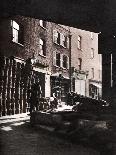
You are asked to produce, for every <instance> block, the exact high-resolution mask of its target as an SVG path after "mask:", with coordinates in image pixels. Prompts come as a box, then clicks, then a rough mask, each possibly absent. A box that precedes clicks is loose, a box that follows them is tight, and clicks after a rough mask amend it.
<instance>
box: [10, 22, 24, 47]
mask: <svg viewBox="0 0 116 155" xmlns="http://www.w3.org/2000/svg"><path fill="white" fill-rule="evenodd" d="M11 27H12V42H14V43H16V44H19V45H21V46H23V45H24V32H23V27H22V25H20V24H18V23H17V22H16V21H15V20H11ZM22 37H23V39H22Z"/></svg>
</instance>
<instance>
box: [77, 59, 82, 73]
mask: <svg viewBox="0 0 116 155" xmlns="http://www.w3.org/2000/svg"><path fill="white" fill-rule="evenodd" d="M78 69H79V70H81V69H82V59H81V58H78Z"/></svg>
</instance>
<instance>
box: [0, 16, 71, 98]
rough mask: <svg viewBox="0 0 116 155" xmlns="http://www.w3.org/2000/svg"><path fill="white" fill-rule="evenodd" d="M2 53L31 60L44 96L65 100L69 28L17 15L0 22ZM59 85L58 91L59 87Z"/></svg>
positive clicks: (67, 79)
mask: <svg viewBox="0 0 116 155" xmlns="http://www.w3.org/2000/svg"><path fill="white" fill-rule="evenodd" d="M0 34H1V37H0V53H1V54H2V55H4V56H6V57H10V56H15V59H16V60H17V61H19V58H20V59H21V60H24V61H25V60H27V59H29V58H31V60H32V63H33V68H34V70H35V71H37V72H38V74H39V77H40V82H41V85H42V92H43V94H42V95H43V96H45V97H50V96H51V95H52V93H53V92H55V93H56V94H57V96H59V97H60V98H62V99H63V98H64V96H66V93H67V92H68V91H69V86H70V82H69V81H70V80H69V79H70V78H69V56H70V47H69V36H70V32H69V30H68V29H66V28H64V27H62V26H61V25H57V24H55V23H51V22H46V21H43V20H39V19H34V18H30V17H22V16H14V17H12V18H11V17H9V18H7V19H1V20H0ZM58 86H59V88H58Z"/></svg>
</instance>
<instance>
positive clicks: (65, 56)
mask: <svg viewBox="0 0 116 155" xmlns="http://www.w3.org/2000/svg"><path fill="white" fill-rule="evenodd" d="M64 58H66V62H64V61H65V60H64ZM64 63H66V64H65V65H64ZM62 67H63V68H64V69H69V57H68V56H67V55H63V58H62Z"/></svg>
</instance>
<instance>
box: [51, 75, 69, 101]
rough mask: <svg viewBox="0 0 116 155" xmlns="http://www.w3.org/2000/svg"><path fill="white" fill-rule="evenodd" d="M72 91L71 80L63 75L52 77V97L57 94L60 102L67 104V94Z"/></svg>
mask: <svg viewBox="0 0 116 155" xmlns="http://www.w3.org/2000/svg"><path fill="white" fill-rule="evenodd" d="M69 90H70V79H69V77H65V76H63V75H62V74H59V73H55V74H52V75H51V96H52V94H53V93H55V95H56V97H57V98H58V100H59V101H60V102H61V101H62V102H66V98H67V93H68V92H69Z"/></svg>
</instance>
